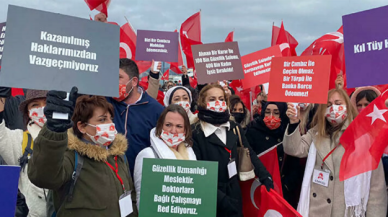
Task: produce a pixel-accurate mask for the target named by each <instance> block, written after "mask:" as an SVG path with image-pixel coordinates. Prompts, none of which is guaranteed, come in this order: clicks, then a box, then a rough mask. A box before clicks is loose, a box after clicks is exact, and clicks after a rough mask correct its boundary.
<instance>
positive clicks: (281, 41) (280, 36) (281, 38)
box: [271, 21, 299, 56]
mask: <svg viewBox="0 0 388 217" xmlns="http://www.w3.org/2000/svg"><path fill="white" fill-rule="evenodd" d="M298 44H299V43H298V41H297V40H296V39H295V38H294V37H293V36H292V35H291V34H290V33H289V32H287V31H286V30H285V29H284V25H283V21H282V25H281V26H280V28H279V27H277V26H272V41H271V46H275V45H280V50H281V51H282V54H283V56H297V54H296V50H295V49H296V47H297V46H298Z"/></svg>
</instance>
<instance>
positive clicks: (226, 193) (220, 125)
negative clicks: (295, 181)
mask: <svg viewBox="0 0 388 217" xmlns="http://www.w3.org/2000/svg"><path fill="white" fill-rule="evenodd" d="M228 103H229V101H228V98H227V96H226V93H225V90H224V89H223V87H222V86H221V85H219V84H211V85H206V86H205V87H203V89H202V90H201V92H200V93H199V99H198V111H199V113H198V118H199V120H200V121H199V122H197V123H196V124H194V125H193V126H192V127H193V142H194V145H193V149H194V152H195V155H196V156H197V159H198V160H205V161H216V162H218V192H217V216H218V217H224V216H228V217H240V216H242V197H241V189H240V185H239V177H243V175H244V174H240V175H237V173H234V172H233V171H238V169H237V168H239V164H240V161H239V156H238V153H237V147H240V146H241V144H239V137H240V138H241V141H242V143H243V146H244V147H245V148H248V150H249V155H250V159H251V161H252V164H253V166H254V174H255V175H256V176H257V177H258V179H259V180H260V182H261V183H262V184H263V185H265V187H266V188H267V190H268V191H269V189H270V188H273V182H272V177H271V175H270V174H269V173H268V171H267V170H266V169H265V167H264V166H263V164H262V163H261V162H260V160H259V158H257V155H256V153H255V152H254V151H253V150H252V148H251V147H250V145H249V143H248V141H247V139H246V138H245V135H244V134H240V136H239V135H238V134H239V133H236V134H235V133H234V131H235V132H238V131H241V128H240V127H239V126H238V124H236V123H234V122H233V121H229V118H230V113H229V110H228ZM233 167H236V168H233ZM228 168H233V169H231V170H229V169H228ZM234 169H236V170H234ZM239 172H240V171H239ZM243 178H246V179H248V178H249V177H243Z"/></svg>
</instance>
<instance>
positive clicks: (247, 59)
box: [241, 45, 282, 89]
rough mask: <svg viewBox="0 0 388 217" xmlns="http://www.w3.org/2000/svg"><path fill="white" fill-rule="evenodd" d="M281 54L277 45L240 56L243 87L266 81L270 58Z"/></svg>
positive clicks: (269, 70)
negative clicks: (242, 70)
mask: <svg viewBox="0 0 388 217" xmlns="http://www.w3.org/2000/svg"><path fill="white" fill-rule="evenodd" d="M281 56H282V52H281V51H280V47H279V45H277V46H273V47H269V48H267V49H264V50H260V51H256V52H254V53H250V54H247V55H245V56H242V57H241V63H242V66H243V69H244V79H243V80H241V81H242V84H243V87H244V89H248V88H251V87H255V86H257V85H259V84H264V83H268V82H269V74H270V72H271V62H272V58H273V57H281Z"/></svg>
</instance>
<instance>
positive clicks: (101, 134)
mask: <svg viewBox="0 0 388 217" xmlns="http://www.w3.org/2000/svg"><path fill="white" fill-rule="evenodd" d="M88 125H89V126H92V127H95V128H96V135H94V136H91V135H89V134H88V133H86V135H88V136H89V137H90V139H91V140H92V141H93V142H94V143H95V144H97V145H100V146H101V147H107V146H109V145H110V144H112V142H113V140H115V138H116V134H117V131H116V127H115V124H114V123H111V124H99V125H91V124H88Z"/></svg>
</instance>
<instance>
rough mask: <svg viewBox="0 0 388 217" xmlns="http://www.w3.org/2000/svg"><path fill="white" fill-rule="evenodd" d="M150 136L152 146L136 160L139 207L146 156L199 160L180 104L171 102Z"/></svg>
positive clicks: (135, 177) (185, 115) (135, 175)
mask: <svg viewBox="0 0 388 217" xmlns="http://www.w3.org/2000/svg"><path fill="white" fill-rule="evenodd" d="M150 137H151V146H150V147H148V148H145V149H143V150H142V151H141V152H140V153H139V154H138V155H137V157H136V162H135V171H134V180H135V187H136V198H137V206H138V207H139V206H140V190H141V178H142V169H143V159H144V158H159V159H177V160H197V158H196V156H195V154H194V151H193V149H192V148H191V146H192V141H191V128H190V122H189V119H188V117H187V114H186V111H185V110H184V109H183V108H182V107H181V106H180V105H176V104H171V105H169V106H168V107H167V108H166V109H165V110H164V111H163V113H162V114H161V115H160V117H159V120H158V122H157V124H156V127H155V128H154V129H152V130H151V133H150ZM145 204H147V203H145ZM142 207H143V206H142ZM144 207H146V205H145V206H144Z"/></svg>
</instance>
